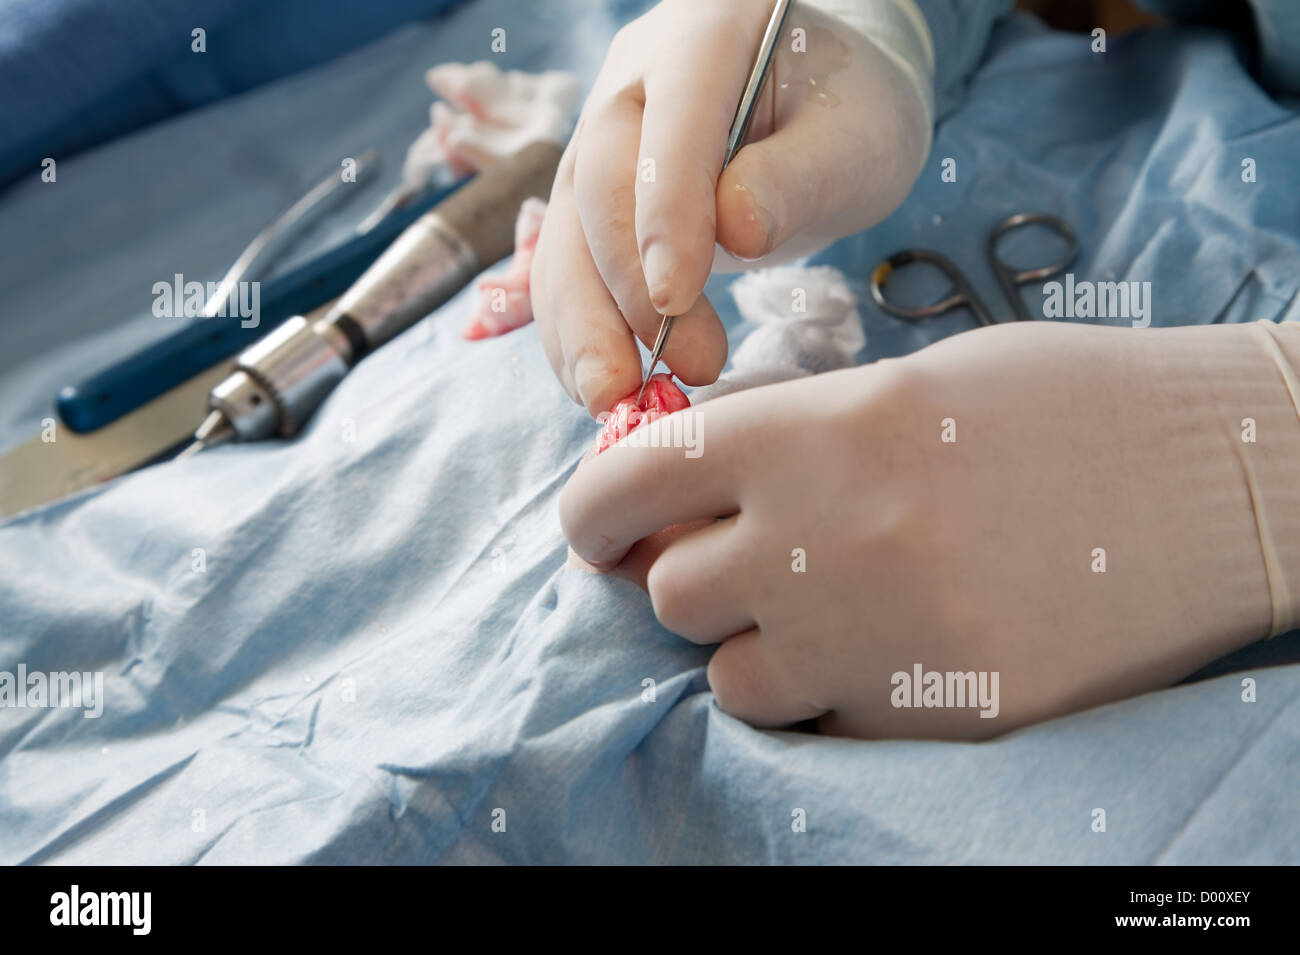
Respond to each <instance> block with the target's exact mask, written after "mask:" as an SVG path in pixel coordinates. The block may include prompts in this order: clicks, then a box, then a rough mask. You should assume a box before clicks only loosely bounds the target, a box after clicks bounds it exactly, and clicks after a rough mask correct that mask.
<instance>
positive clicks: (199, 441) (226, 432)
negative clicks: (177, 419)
mask: <svg viewBox="0 0 1300 955" xmlns="http://www.w3.org/2000/svg"><path fill="white" fill-rule="evenodd" d="M234 436H235V429H234V426H233V425H231V423H230V419H229V418H227V417H226V416H225V414H224V413H222V412H220V411H213V412H211V413H210V414H209V415H208V416H207V417H206V418H204V419H203V423H202V424H201V425H199V426H198V428H197V429H195V431H194V442H193V443H192V444H191V445H189V447H187V448H186V449H185V450H184V451H182V452H181V453H180V454H178V455H176V460H178V461H179V460H180V459H181V458H188V457H191V456H192V455H195V454H198V453H199V452H200V451H202V450H204V449H205V448H211V447H214V446H215V445H218V444H224V443H225V442H227V441H229V440H230V439H231V438H233V437H234Z"/></svg>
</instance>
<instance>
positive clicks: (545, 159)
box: [182, 142, 561, 455]
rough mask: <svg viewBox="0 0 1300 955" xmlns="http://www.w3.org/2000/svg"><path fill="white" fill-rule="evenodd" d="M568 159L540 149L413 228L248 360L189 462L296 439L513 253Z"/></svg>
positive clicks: (497, 165)
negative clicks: (231, 445)
mask: <svg viewBox="0 0 1300 955" xmlns="http://www.w3.org/2000/svg"><path fill="white" fill-rule="evenodd" d="M560 153H561V149H560V147H559V146H558V145H556V144H554V143H549V142H536V143H533V144H532V145H530V146H526V147H525V148H524V149H522V150H520V151H519V152H517V153H515V154H514V155H513V156H509V157H507V158H505V159H501V160H498V161H496V162H494V163H493V164H492V165H490V166H488V167H487V168H486V169H484V170H483V171H482V172H480V173H479V174H478V175H477V176H476V177H475V178H474V180H473V181H472V182H470V183H469V184H468V185H466V186H464V187H463V188H461V189H460V190H459V191H458V192H456V193H455V194H453V195H452V196H451V197H449V198H448V199H446V200H445V201H444V202H442V203H440V204H439V205H438V206H436V207H435V208H433V209H432V210H431V211H429V212H427V213H425V214H424V215H423V216H421V217H420V218H419V219H417V220H416V221H415V222H414V223H412V224H411V225H410V226H409V227H407V229H406V231H405V232H403V233H402V234H401V235H400V236H398V238H397V240H396V241H395V242H394V243H393V244H392V245H391V246H389V247H388V249H387V251H385V252H384V254H383V255H381V256H380V257H379V258H378V259H377V260H376V261H375V264H374V265H372V266H371V267H370V268H369V269H367V270H366V272H365V273H364V274H363V275H362V276H361V278H359V279H358V280H357V281H356V283H355V284H354V285H353V286H352V287H351V288H350V289H349V290H348V291H347V292H345V293H344V294H343V295H342V297H340V298H339V300H338V302H336V303H335V305H334V306H333V307H332V308H331V309H330V310H329V311H328V312H327V313H326V314H325V315H324V316H323V317H321V318H320V319H317V320H315V321H309V320H308V319H306V318H303V317H302V316H295V317H294V318H291V319H289V320H288V321H287V322H285V323H284V324H283V325H281V326H279V327H278V328H276V329H275V331H273V332H271V333H270V334H269V335H267V336H266V337H265V338H263V339H262V340H261V341H258V342H257V343H256V344H254V345H252V346H250V347H249V348H248V349H246V350H245V351H244V352H242V353H241V354H240V355H239V357H238V358H237V359H236V362H235V371H234V372H233V373H232V374H231V375H230V376H229V377H228V378H226V379H225V380H224V381H222V382H221V383H220V384H219V385H217V386H216V387H215V388H213V389H212V392H211V394H210V395H209V397H208V407H209V409H210V411H209V414H208V416H207V418H205V419H204V421H203V423H202V424H201V425H199V428H198V430H197V431H195V432H194V442H193V444H191V445H190V446H189V447H188V448H186V449H185V451H183V452H182V454H183V455H190V454H194V453H196V452H198V451H201V450H203V449H204V448H208V447H212V446H213V445H216V444H221V443H223V442H225V441H229V440H232V439H233V440H238V441H255V440H259V439H262V438H269V437H272V436H274V435H277V434H278V435H281V436H285V437H288V436H291V435H293V434H296V433H297V431H298V429H299V428H301V427H302V425H303V423H304V422H305V421H306V420H307V418H308V417H310V416H311V414H312V412H313V411H315V410H316V408H317V406H318V405H320V403H321V402H322V401H324V400H325V396H326V395H328V394H329V392H330V391H331V390H333V388H334V386H335V385H337V384H338V383H339V382H340V381H341V380H342V379H343V376H344V375H346V374H347V373H348V371H349V369H351V368H352V366H353V365H355V364H356V363H357V362H358V361H360V360H361V359H362V358H363V357H365V355H366V354H367V353H368V352H370V351H372V350H374V349H376V348H378V347H379V346H380V345H383V344H384V343H385V342H387V341H388V340H389V339H391V338H393V337H394V336H396V335H397V334H398V333H400V332H402V331H404V330H406V329H407V328H409V327H410V326H412V325H414V324H415V323H416V322H417V321H419V320H420V319H421V318H423V317H424V316H425V315H427V314H429V313H430V312H431V311H433V310H434V309H436V308H437V307H438V306H440V305H442V304H443V303H444V302H446V301H447V300H448V299H450V298H451V297H452V296H453V295H455V294H456V293H457V292H458V291H460V290H461V289H462V288H463V287H464V286H465V285H466V284H468V283H469V281H470V280H471V279H472V278H473V277H474V276H475V275H477V274H478V273H479V272H480V271H482V270H483V269H484V268H486V267H487V266H489V265H492V264H493V263H495V262H497V261H499V260H500V259H503V258H505V257H506V256H507V255H509V254H510V253H511V252H512V251H513V249H514V227H515V218H516V216H517V215H518V213H519V207H520V205H522V204H523V201H524V200H525V199H527V198H529V197H530V196H536V197H545V196H547V195H549V194H550V190H551V183H552V182H553V180H554V179H555V171H556V168H557V167H558V166H559V162H560Z"/></svg>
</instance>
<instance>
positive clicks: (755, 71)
mask: <svg viewBox="0 0 1300 955" xmlns="http://www.w3.org/2000/svg"><path fill="white" fill-rule="evenodd" d="M793 5H794V0H776V6H774V7H773V8H772V16H771V18H770V19H769V20H768V21H767V30H766V32H764V34H763V41H762V42H761V43H760V44H759V45H758V56H757V57H755V58H754V66H753V68H752V69H751V70H750V71H749V79H748V80H747V81H746V83H745V89H744V92H742V93H741V96H740V104H739V105H738V106H737V107H736V115H735V118H734V119H732V121H731V131H730V132H729V133H728V134H727V151H726V152H725V153H724V154H723V157H722V168H723V169H726V168H727V166H728V165H730V163H731V160H732V159H733V158H734V157H735V155H736V153H737V152H739V151H740V143H741V141H742V140H743V139H744V138H745V133H746V132H748V130H749V122H750V120H751V119H752V118H753V115H754V107H755V106H757V105H758V94H759V93H760V92H762V90H763V82H764V81H765V80H766V79H767V75H768V73H770V72H771V69H772V63H773V62H774V61H775V60H776V41H777V39H778V37H780V35H781V30H782V28H783V27H784V26H785V20H786V17H787V16H788V15H789V13H790V7H792V6H793ZM675 321H677V316H676V315H665V316H663V321H662V322H661V323H660V325H659V334H658V335H656V336H655V343H654V347H653V348H652V349H650V367H649V368H648V369H647V370H646V373H645V378H644V379H642V381H641V390H640V391H638V392H637V393H636V400H637V403H638V404H639V403H640V401H641V396H642V395H643V394H645V386H646V385H648V384H649V383H650V376H651V375H653V374H654V373H655V368H656V367H657V366H658V365H659V360H660V359H661V358H663V355H664V349H665V348H667V347H668V335H669V334H670V333H671V332H672V330H673V323H674V322H675Z"/></svg>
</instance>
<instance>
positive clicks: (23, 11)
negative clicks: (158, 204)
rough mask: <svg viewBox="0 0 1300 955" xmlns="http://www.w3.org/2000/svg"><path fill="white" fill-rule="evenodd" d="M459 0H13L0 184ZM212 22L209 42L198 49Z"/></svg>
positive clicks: (2, 55) (7, 30)
mask: <svg viewBox="0 0 1300 955" xmlns="http://www.w3.org/2000/svg"><path fill="white" fill-rule="evenodd" d="M459 2H463V0H384V2H382V3H376V2H374V0H330V2H329V3H321V2H319V0H274V2H270V3H267V2H262V3H256V2H253V0H111V2H105V0H7V2H6V3H4V4H0V93H2V94H3V95H0V129H3V130H5V141H4V142H3V143H2V144H0V186H3V185H5V184H6V183H8V182H10V181H12V180H13V179H14V178H16V177H18V176H20V175H22V174H23V173H24V172H29V171H30V170H32V169H34V168H38V167H39V164H40V162H41V160H42V159H43V158H44V157H46V156H51V157H53V158H55V159H56V160H57V159H62V158H64V157H65V156H66V155H68V154H70V153H74V152H76V151H78V150H80V149H84V148H86V147H88V146H93V145H95V144H97V143H100V142H102V141H104V140H106V139H109V138H111V137H113V136H119V135H121V134H123V133H125V132H128V131H130V130H133V129H137V128H139V127H141V126H145V125H147V124H149V123H153V122H157V121H158V120H161V119H165V118H166V117H168V116H173V115H175V114H177V113H181V112H184V111H185V110H188V109H195V108H197V107H200V106H205V105H207V104H209V103H213V102H216V101H217V100H220V99H223V98H225V97H227V96H231V95H233V94H235V93H239V92H242V91H244V90H246V89H250V88H252V87H254V86H257V85H259V84H261V83H265V82H268V81H269V80H273V79H276V78H278V77H281V76H285V75H287V74H289V73H293V72H295V71H297V70H301V69H304V68H306V67H309V66H313V65H315V64H317V63H322V62H324V61H326V60H328V59H332V58H333V57H335V56H338V55H339V54H340V53H343V52H345V51H346V50H350V49H352V48H353V47H354V46H357V45H359V44H361V43H364V42H367V41H369V40H375V39H378V38H379V37H381V36H383V35H384V34H386V33H388V32H389V31H390V30H392V29H393V28H394V27H396V26H397V25H399V24H401V23H404V22H406V21H408V20H411V19H413V18H415V17H417V16H429V15H432V14H435V13H440V12H442V11H444V10H446V9H448V8H449V7H451V6H453V5H454V4H456V3H459ZM196 27H201V28H202V29H203V30H204V31H206V37H205V45H206V50H205V51H204V52H202V53H197V52H195V51H194V50H192V48H191V44H192V42H193V38H192V31H193V30H194V29H195V28H196Z"/></svg>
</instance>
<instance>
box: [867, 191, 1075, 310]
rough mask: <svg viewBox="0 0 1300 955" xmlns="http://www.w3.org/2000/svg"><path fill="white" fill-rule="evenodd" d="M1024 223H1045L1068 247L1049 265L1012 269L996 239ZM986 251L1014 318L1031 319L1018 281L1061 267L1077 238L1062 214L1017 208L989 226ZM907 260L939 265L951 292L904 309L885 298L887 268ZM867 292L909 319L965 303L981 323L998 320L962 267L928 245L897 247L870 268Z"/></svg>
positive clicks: (1046, 274)
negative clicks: (949, 280)
mask: <svg viewBox="0 0 1300 955" xmlns="http://www.w3.org/2000/svg"><path fill="white" fill-rule="evenodd" d="M1027 225H1041V226H1046V227H1047V228H1048V229H1051V230H1052V231H1053V232H1055V233H1056V234H1057V235H1058V236H1060V237H1061V238H1062V239H1064V240H1065V241H1066V243H1067V244H1068V246H1069V248H1068V249H1066V251H1065V254H1064V255H1063V256H1062V257H1061V258H1060V259H1058V260H1057V261H1055V262H1052V263H1051V264H1049V265H1044V266H1039V267H1038V268H1032V269H1014V268H1012V267H1011V266H1009V265H1008V264H1007V263H1006V262H1005V261H1003V259H1002V257H1001V256H1000V255H998V243H999V242H1000V241H1001V240H1002V237H1003V236H1004V235H1006V234H1007V233H1008V232H1011V231H1012V230H1014V229H1018V228H1020V227H1021V226H1027ZM987 251H988V257H989V264H990V265H992V266H993V274H994V275H996V276H997V279H998V284H999V285H1001V286H1002V291H1003V293H1004V294H1005V295H1006V297H1007V299H1008V300H1009V301H1010V303H1011V310H1012V312H1013V313H1014V314H1015V317H1016V321H1020V322H1027V321H1031V320H1032V319H1033V316H1032V315H1030V314H1029V310H1028V309H1027V308H1025V303H1024V300H1023V299H1022V298H1021V297H1020V286H1022V285H1025V284H1027V283H1029V282H1034V281H1038V280H1040V279H1045V278H1048V277H1049V276H1053V275H1056V274H1057V273H1058V272H1063V271H1064V270H1065V269H1066V268H1068V267H1069V265H1070V263H1071V262H1073V261H1074V257H1075V255H1077V254H1078V252H1079V240H1078V238H1077V237H1076V236H1075V234H1074V230H1073V229H1072V228H1070V225H1069V223H1067V222H1066V221H1065V220H1064V219H1060V218H1058V217H1056V216H1053V215H1048V214H1047V213H1046V212H1018V213H1016V214H1015V215H1012V216H1008V217H1007V218H1005V219H1003V220H1002V221H1001V222H999V223H998V224H997V225H996V226H994V228H993V231H992V232H991V233H989V239H988V250H987ZM911 262H929V263H930V264H932V265H937V266H938V267H939V268H940V269H942V270H943V272H944V273H945V274H946V275H947V276H948V278H950V279H951V280H952V294H951V295H949V296H948V297H947V298H945V299H943V300H942V301H940V302H936V303H935V304H933V305H922V306H920V307H917V308H905V307H903V306H901V305H895V304H894V303H893V302H891V301H889V299H888V298H886V297H885V283H886V282H887V281H889V275H890V273H891V272H893V271H894V270H895V269H896V268H899V267H900V266H904V265H907V264H908V263H911ZM871 297H872V298H873V299H875V300H876V304H877V305H879V306H880V307H881V308H882V309H884V310H885V311H886V312H888V313H889V314H890V315H896V316H898V317H899V318H906V319H909V320H911V321H918V320H920V319H923V318H933V317H934V316H936V315H942V314H944V313H945V312H949V311H951V310H952V309H954V308H969V309H970V310H971V311H972V312H973V313H974V314H975V319H976V321H978V322H979V323H980V324H981V325H993V324H995V323H996V322H997V321H998V320H997V319H996V318H994V317H993V313H992V312H990V311H989V308H988V306H987V305H985V304H984V300H983V299H981V298H980V297H979V295H978V294H977V293H976V291H975V288H974V286H972V285H971V284H970V281H969V280H968V279H967V278H966V276H965V275H963V274H962V271H961V269H959V268H957V266H956V265H954V264H953V262H952V260H951V259H949V258H948V257H947V256H945V255H941V254H940V253H938V252H935V251H934V250H932V249H904V250H903V251H902V252H895V253H894V254H893V255H891V256H890V257H889V258H887V259H886V260H885V261H883V262H881V263H880V264H879V265H877V266H876V267H875V268H874V269H873V270H872V272H871Z"/></svg>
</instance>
